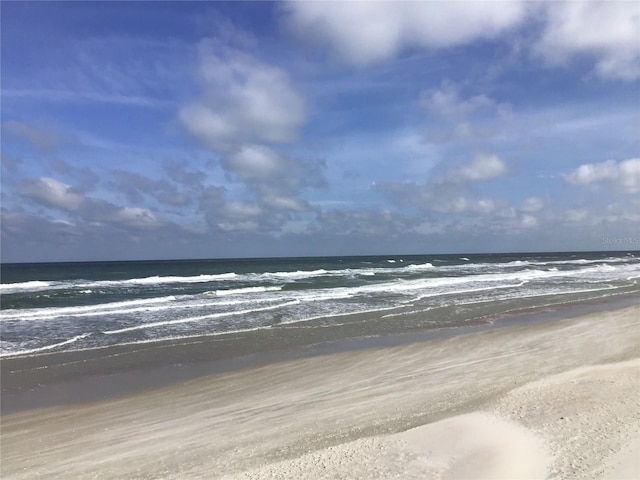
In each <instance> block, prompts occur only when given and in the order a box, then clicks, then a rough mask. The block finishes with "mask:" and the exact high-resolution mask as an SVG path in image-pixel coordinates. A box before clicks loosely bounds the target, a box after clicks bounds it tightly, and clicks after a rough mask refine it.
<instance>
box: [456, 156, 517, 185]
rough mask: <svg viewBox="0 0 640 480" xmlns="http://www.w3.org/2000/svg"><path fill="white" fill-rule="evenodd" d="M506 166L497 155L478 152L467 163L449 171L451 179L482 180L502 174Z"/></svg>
mask: <svg viewBox="0 0 640 480" xmlns="http://www.w3.org/2000/svg"><path fill="white" fill-rule="evenodd" d="M506 172H507V167H506V165H505V164H504V162H503V161H502V159H501V158H500V157H498V155H495V154H478V155H476V157H475V158H474V159H473V160H472V161H471V162H469V163H468V164H466V165H464V166H462V167H461V168H459V169H457V170H454V171H453V172H451V173H450V178H451V179H453V180H463V181H471V182H475V181H482V180H491V179H493V178H496V177H499V176H501V175H504V174H505V173H506Z"/></svg>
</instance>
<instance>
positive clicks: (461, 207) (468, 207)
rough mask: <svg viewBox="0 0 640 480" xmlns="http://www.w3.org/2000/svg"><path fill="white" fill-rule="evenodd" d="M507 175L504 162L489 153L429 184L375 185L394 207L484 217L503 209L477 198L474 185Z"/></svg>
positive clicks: (501, 205) (499, 203)
mask: <svg viewBox="0 0 640 480" xmlns="http://www.w3.org/2000/svg"><path fill="white" fill-rule="evenodd" d="M505 172H506V166H505V164H504V162H503V161H502V160H501V159H500V158H499V157H498V156H497V155H491V154H480V155H477V156H476V157H475V158H474V159H473V160H471V161H470V162H468V163H467V164H465V165H463V166H461V167H459V168H454V169H450V170H447V171H445V172H444V173H442V174H441V175H439V176H436V177H433V178H432V179H430V180H429V181H428V182H425V183H419V182H385V183H380V184H376V185H374V187H373V188H374V190H376V191H379V192H381V193H383V194H384V195H385V196H387V197H388V198H389V199H390V200H391V201H392V202H394V203H395V204H396V205H399V206H401V207H404V208H407V207H409V208H417V209H419V210H420V211H422V212H427V213H436V214H451V213H455V214H462V215H469V214H473V215H486V214H489V213H492V212H495V211H498V210H500V209H501V208H504V206H505V205H504V202H502V201H501V200H498V199H491V198H483V197H480V196H479V195H478V194H477V193H476V192H475V190H474V188H473V183H475V182H478V181H486V180H490V179H493V178H496V177H498V176H500V175H503V174H504V173H505Z"/></svg>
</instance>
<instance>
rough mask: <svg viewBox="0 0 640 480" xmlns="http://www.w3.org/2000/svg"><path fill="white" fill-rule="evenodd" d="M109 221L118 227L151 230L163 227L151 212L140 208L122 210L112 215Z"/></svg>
mask: <svg viewBox="0 0 640 480" xmlns="http://www.w3.org/2000/svg"><path fill="white" fill-rule="evenodd" d="M109 220H110V221H111V222H112V223H114V224H116V225H121V226H124V227H130V228H136V229H150V228H156V227H159V226H161V225H162V222H161V221H160V220H159V219H158V217H157V216H156V215H155V214H154V213H153V212H152V211H151V210H149V209H146V208H139V207H123V208H120V209H118V210H116V211H115V212H114V213H113V214H112V215H110V218H109Z"/></svg>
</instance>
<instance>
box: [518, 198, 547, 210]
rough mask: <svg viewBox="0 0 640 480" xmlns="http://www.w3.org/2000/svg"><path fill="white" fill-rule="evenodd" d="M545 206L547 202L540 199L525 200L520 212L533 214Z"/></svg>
mask: <svg viewBox="0 0 640 480" xmlns="http://www.w3.org/2000/svg"><path fill="white" fill-rule="evenodd" d="M544 205H545V201H544V200H543V199H541V198H538V197H529V198H527V199H525V200H524V201H523V202H522V204H521V205H520V211H522V212H526V213H533V212H538V211H540V210H542V208H543V207H544Z"/></svg>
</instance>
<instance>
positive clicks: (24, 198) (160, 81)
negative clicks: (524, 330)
mask: <svg viewBox="0 0 640 480" xmlns="http://www.w3.org/2000/svg"><path fill="white" fill-rule="evenodd" d="M1 62H2V206H1V209H2V223H1V227H2V260H3V261H68V260H111V259H155V258H216V257H258V256H305V255H353V254H392V253H405V254H409V253H463V252H464V253H474V252H502V251H508V252H518V251H544V250H547V251H560V250H562V251H566V250H603V249H605V250H606V249H638V248H639V245H640V133H639V132H640V128H639V127H640V83H639V80H640V4H638V2H604V3H600V2H576V1H572V2H519V1H515V0H514V1H509V2H504V3H502V2H488V3H482V2H477V1H474V2H406V3H404V2H390V3H386V2H355V3H354V2H351V3H349V2H280V3H271V2H229V3H225V2H193V3H191V2H157V3H155V2H64V3H62V2H3V3H2V56H1Z"/></svg>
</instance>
